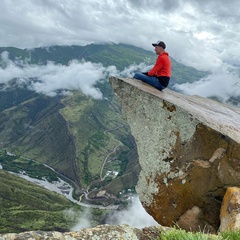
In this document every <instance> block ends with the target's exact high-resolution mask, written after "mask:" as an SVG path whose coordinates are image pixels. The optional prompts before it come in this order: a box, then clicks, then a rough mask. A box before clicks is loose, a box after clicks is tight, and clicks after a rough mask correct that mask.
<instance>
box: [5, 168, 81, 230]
mask: <svg viewBox="0 0 240 240" xmlns="http://www.w3.org/2000/svg"><path fill="white" fill-rule="evenodd" d="M0 189H1V191H0V206H1V208H0V219H1V221H0V233H8V232H23V231H29V230H44V231H52V230H57V231H69V230H70V228H71V227H72V226H73V225H74V224H75V222H76V219H75V218H73V216H71V215H69V214H66V211H67V210H69V209H75V210H74V211H76V212H78V213H79V214H80V207H79V206H78V205H75V204H73V203H71V202H70V201H69V200H67V199H66V198H65V197H63V196H61V195H59V194H57V193H54V192H51V191H49V190H47V189H44V188H42V187H40V186H38V185H36V184H33V183H31V182H28V181H26V180H24V179H22V178H20V177H17V176H15V175H13V174H10V173H7V172H5V171H3V170H0Z"/></svg>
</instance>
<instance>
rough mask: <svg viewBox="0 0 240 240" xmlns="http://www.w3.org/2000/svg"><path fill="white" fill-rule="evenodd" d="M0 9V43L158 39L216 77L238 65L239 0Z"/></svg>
mask: <svg viewBox="0 0 240 240" xmlns="http://www.w3.org/2000/svg"><path fill="white" fill-rule="evenodd" d="M0 9H1V14H0V46H14V47H19V48H34V47H40V46H49V45H72V44H79V45H86V44H90V43H98V42H109V41H111V42H114V43H120V42H121V43H128V44H133V45H136V46H139V47H142V48H144V49H147V50H152V51H153V47H152V46H151V43H152V42H156V41H157V40H163V41H164V42H165V43H166V45H167V49H166V50H167V51H168V52H169V54H170V56H171V57H173V58H174V59H175V60H177V61H179V62H182V63H183V64H185V65H189V66H193V67H195V68H197V69H200V70H211V72H213V75H212V77H213V78H216V74H217V76H218V78H219V74H218V73H219V70H221V71H222V73H223V76H222V75H220V80H219V81H221V83H222V82H223V81H228V79H226V76H227V78H228V76H229V74H230V75H231V73H232V72H233V71H235V69H233V68H235V67H236V66H238V67H239V66H240V24H239V19H240V11H239V9H240V1H239V0H228V1H225V0H201V1H200V0H118V1H115V0H102V1H99V0H32V1H31V0H1V1H0ZM236 76H237V75H234V77H236ZM231 78H233V76H231ZM235 80H236V79H235ZM238 81H239V79H238ZM217 84H218V85H219V84H220V82H218V83H217ZM234 84H236V82H235V83H234ZM204 86H205V85H203V87H204ZM183 88H184V89H188V90H189V91H190V92H191V91H193V89H194V86H191V87H188V86H184V87H183ZM201 94H202V95H204V93H201ZM205 96H206V94H205Z"/></svg>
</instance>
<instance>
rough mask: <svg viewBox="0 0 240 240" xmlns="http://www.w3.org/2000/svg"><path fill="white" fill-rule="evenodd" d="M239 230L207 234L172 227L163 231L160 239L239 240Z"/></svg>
mask: <svg viewBox="0 0 240 240" xmlns="http://www.w3.org/2000/svg"><path fill="white" fill-rule="evenodd" d="M239 239H240V230H239V231H232V232H230V231H226V232H222V233H218V234H217V235H214V234H206V233H202V232H197V233H193V232H186V231H185V230H182V229H177V228H172V229H170V230H168V231H162V232H161V234H160V236H159V238H158V240H239Z"/></svg>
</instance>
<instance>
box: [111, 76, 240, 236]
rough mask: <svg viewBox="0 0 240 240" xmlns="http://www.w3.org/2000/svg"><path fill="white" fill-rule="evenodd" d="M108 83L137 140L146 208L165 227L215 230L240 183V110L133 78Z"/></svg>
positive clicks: (140, 191) (141, 191)
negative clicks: (227, 198) (225, 200)
mask: <svg viewBox="0 0 240 240" xmlns="http://www.w3.org/2000/svg"><path fill="white" fill-rule="evenodd" d="M110 83H111V85H112V87H113V89H114V91H115V93H116V94H117V96H118V97H119V100H120V102H121V106H122V112H123V114H124V116H125V118H126V120H127V122H128V123H129V126H130V128H131V132H132V134H133V136H134V138H135V140H136V143H137V149H138V154H139V163H140V165H141V168H142V170H141V173H140V176H139V181H138V184H137V187H136V190H137V192H138V194H139V197H140V200H141V202H142V205H143V206H144V208H145V209H146V211H147V212H148V213H149V214H150V215H152V216H153V217H154V219H155V220H156V221H157V222H158V223H160V224H161V225H164V226H172V225H174V224H178V225H179V226H180V227H182V228H184V229H186V230H190V228H191V229H193V228H194V229H198V230H205V231H209V232H217V230H218V227H219V224H220V223H219V213H220V206H221V201H222V199H223V196H224V193H225V189H226V187H227V186H229V185H231V186H238V185H239V182H240V175H239V169H240V168H239V163H240V151H239V150H240V123H239V121H238V119H239V117H240V110H239V109H237V108H234V107H231V106H228V105H225V104H221V103H218V102H216V101H213V100H210V99H206V98H201V97H199V96H186V95H183V94H180V93H176V92H174V91H171V90H170V89H165V90H164V91H162V92H160V91H158V90H157V89H154V88H153V87H151V86H149V85H147V84H144V83H142V82H141V81H138V80H134V79H129V78H116V77H112V78H110ZM191 209H193V210H196V209H197V210H198V211H197V212H198V213H199V214H195V213H196V211H193V210H191ZM189 214H192V215H191V217H192V216H195V218H196V219H195V220H196V221H192V222H195V223H196V224H195V225H196V226H192V225H191V226H188V225H189V224H187V223H186V222H184V221H183V219H187V218H186V217H185V218H184V217H183V216H190V215H189ZM194 214H195V215H194Z"/></svg>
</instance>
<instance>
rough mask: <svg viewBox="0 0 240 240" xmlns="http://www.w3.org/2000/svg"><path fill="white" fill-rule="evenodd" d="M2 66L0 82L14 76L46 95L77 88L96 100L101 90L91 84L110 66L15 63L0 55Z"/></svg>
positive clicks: (20, 82) (107, 71) (75, 63)
mask: <svg viewBox="0 0 240 240" xmlns="http://www.w3.org/2000/svg"><path fill="white" fill-rule="evenodd" d="M2 60H3V61H4V63H5V65H6V66H5V68H0V75H1V79H0V83H8V82H9V81H10V80H12V79H18V81H17V83H18V84H19V85H20V86H21V85H22V84H27V86H28V88H29V89H31V90H34V91H36V92H38V93H43V94H46V95H49V96H54V95H56V92H58V91H61V90H81V91H82V92H83V93H84V94H85V95H89V96H91V97H93V98H96V99H99V98H101V97H102V93H101V92H100V91H99V90H98V89H96V88H95V87H94V84H95V83H96V82H97V81H99V80H100V79H103V78H105V77H106V74H109V73H110V72H113V70H114V67H109V68H104V67H103V66H102V65H101V64H94V63H91V62H85V61H83V62H78V61H72V62H70V63H69V64H68V65H67V66H66V65H60V64H55V63H52V62H49V63H48V64H47V65H46V66H42V65H28V64H23V65H22V66H19V65H17V64H15V63H14V62H12V61H11V60H9V59H8V58H7V54H6V53H3V54H2Z"/></svg>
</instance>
